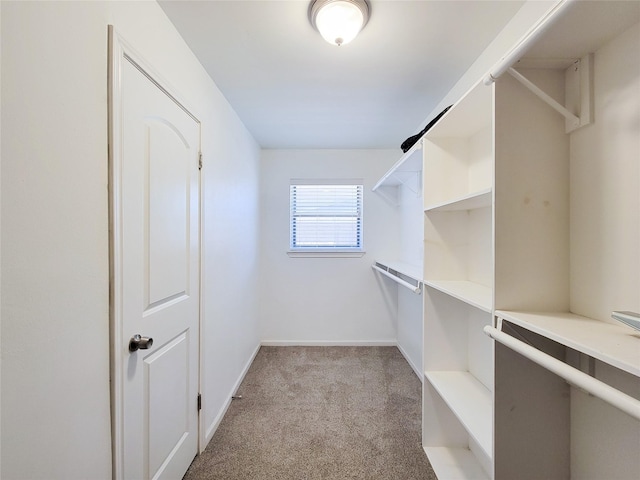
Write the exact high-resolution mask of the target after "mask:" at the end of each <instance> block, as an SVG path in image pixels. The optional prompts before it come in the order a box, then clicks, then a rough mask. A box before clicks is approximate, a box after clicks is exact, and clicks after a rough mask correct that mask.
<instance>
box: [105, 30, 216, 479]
mask: <svg viewBox="0 0 640 480" xmlns="http://www.w3.org/2000/svg"><path fill="white" fill-rule="evenodd" d="M107 58H108V62H107V63H108V66H107V97H108V100H107V104H108V121H107V125H108V149H107V150H108V155H107V157H108V197H109V198H108V200H109V354H110V362H109V370H110V390H111V458H112V474H111V476H112V478H113V479H114V480H123V479H124V475H123V469H124V451H123V448H124V432H123V418H124V413H123V412H124V402H123V380H124V378H123V373H122V372H123V366H124V362H123V361H122V345H121V344H120V342H121V338H122V332H123V321H124V319H123V314H122V298H123V293H122V288H123V287H122V285H123V271H122V263H121V262H122V254H123V248H122V228H121V221H122V211H121V208H122V207H121V200H120V198H121V189H120V188H121V175H122V167H121V166H122V159H123V141H122V138H123V136H122V133H123V132H122V115H123V105H122V100H123V98H122V68H123V63H124V62H131V63H133V64H134V65H135V66H136V68H138V70H140V72H141V73H143V74H144V75H145V76H146V77H147V78H148V79H149V80H150V81H151V82H152V83H153V84H154V85H156V87H158V88H159V89H160V90H162V91H163V92H164V93H165V94H166V95H167V96H169V97H170V98H171V99H172V100H173V101H174V102H175V103H176V104H177V105H178V106H179V107H180V108H182V110H184V111H185V112H186V113H187V114H188V115H189V116H190V117H191V118H193V119H194V120H195V121H196V123H197V124H198V128H199V137H200V140H199V141H200V145H199V147H198V151H199V152H201V151H202V122H200V120H199V119H198V118H197V117H196V116H195V115H194V114H193V113H192V112H193V111H194V110H193V109H192V108H190V105H189V104H188V103H187V102H185V101H184V97H182V96H181V95H179V94H177V93H176V92H177V90H176V89H175V88H173V87H172V86H171V84H170V83H169V82H167V81H166V80H165V79H164V78H163V77H162V76H161V75H160V74H159V73H158V72H157V71H156V70H155V69H154V68H153V67H152V66H151V65H150V64H149V63H148V62H147V61H146V60H145V59H144V58H143V57H142V56H141V55H140V54H139V53H138V52H136V51H135V49H133V48H132V47H131V45H129V44H128V43H127V42H126V40H124V39H123V38H122V36H120V35H119V34H118V32H117V31H116V29H115V28H114V26H113V25H108V52H107ZM202 184H203V182H202V169H200V170H199V172H198V196H199V200H198V202H199V218H198V255H199V258H198V270H199V272H198V280H199V285H198V289H199V292H198V293H199V305H198V327H197V328H198V352H197V355H198V361H197V365H198V371H197V375H196V376H197V379H198V392H202V357H203V356H202V348H203V325H202V315H203V308H204V301H203V295H202V292H203V280H204V279H203V268H202V259H203V251H202V249H203V247H204V242H203V228H202V227H203V225H202V218H203V207H204V205H203V203H204V201H203V197H204V196H203V194H202ZM201 412H202V410H201V409H198V422H197V428H198V432H197V437H198V446H197V452H196V453H200V452H201V451H202V449H203V448H204V443H203V432H204V428H203V423H204V415H201Z"/></svg>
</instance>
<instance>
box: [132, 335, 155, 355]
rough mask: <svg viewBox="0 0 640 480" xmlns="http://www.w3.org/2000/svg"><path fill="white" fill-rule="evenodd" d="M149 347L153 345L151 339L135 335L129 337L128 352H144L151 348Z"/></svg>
mask: <svg viewBox="0 0 640 480" xmlns="http://www.w3.org/2000/svg"><path fill="white" fill-rule="evenodd" d="M151 345H153V338H151V337H143V336H141V335H139V334H137V333H136V334H135V335H134V336H133V337H131V340H129V351H130V352H135V351H136V350H146V349H148V348H151Z"/></svg>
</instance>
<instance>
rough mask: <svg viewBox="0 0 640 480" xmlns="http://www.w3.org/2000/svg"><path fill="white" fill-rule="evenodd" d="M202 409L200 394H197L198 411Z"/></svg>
mask: <svg viewBox="0 0 640 480" xmlns="http://www.w3.org/2000/svg"><path fill="white" fill-rule="evenodd" d="M200 410H202V394H201V393H199V394H198V411H200Z"/></svg>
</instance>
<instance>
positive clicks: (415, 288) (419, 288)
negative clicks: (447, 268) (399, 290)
mask: <svg viewBox="0 0 640 480" xmlns="http://www.w3.org/2000/svg"><path fill="white" fill-rule="evenodd" d="M371 268H373V269H374V270H377V271H378V272H380V273H381V274H383V275H385V276H387V277H389V278H390V279H392V280H393V281H395V282H397V283H399V284H400V285H402V286H403V287H406V288H408V289H409V290H411V291H412V292H413V293H420V292H422V282H420V281H419V280H418V281H417V282H418V284H417V285H412V284H411V283H409V282H406V281H404V280H403V279H401V278H400V277H399V276H397V275H394V274H393V273H389V271H388V270H385V269H384V268H380V267H379V266H378V265H376V264H373V265H371Z"/></svg>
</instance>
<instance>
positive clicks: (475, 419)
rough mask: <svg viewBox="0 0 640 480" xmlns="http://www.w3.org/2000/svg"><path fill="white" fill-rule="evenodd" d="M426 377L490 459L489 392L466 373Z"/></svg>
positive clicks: (490, 408)
mask: <svg viewBox="0 0 640 480" xmlns="http://www.w3.org/2000/svg"><path fill="white" fill-rule="evenodd" d="M425 377H426V378H427V380H428V381H429V383H431V385H432V386H433V388H435V389H436V391H437V392H438V394H439V395H440V396H441V397H442V399H443V400H444V402H445V403H446V404H447V405H448V406H449V408H450V409H451V411H452V412H453V413H454V415H455V416H456V417H457V418H458V420H460V423H461V424H462V425H463V426H464V428H465V429H466V430H467V432H469V435H470V436H471V437H472V438H473V439H474V440H475V441H476V442H477V443H478V445H479V446H480V448H482V450H483V451H484V453H485V455H487V457H488V458H492V445H493V435H492V432H493V413H492V406H491V405H492V398H491V392H490V391H489V389H487V387H485V386H484V385H483V384H482V383H480V381H478V380H477V379H476V378H475V377H474V376H473V375H471V374H470V373H469V372H456V371H446V372H433V371H428V372H426V373H425Z"/></svg>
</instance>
